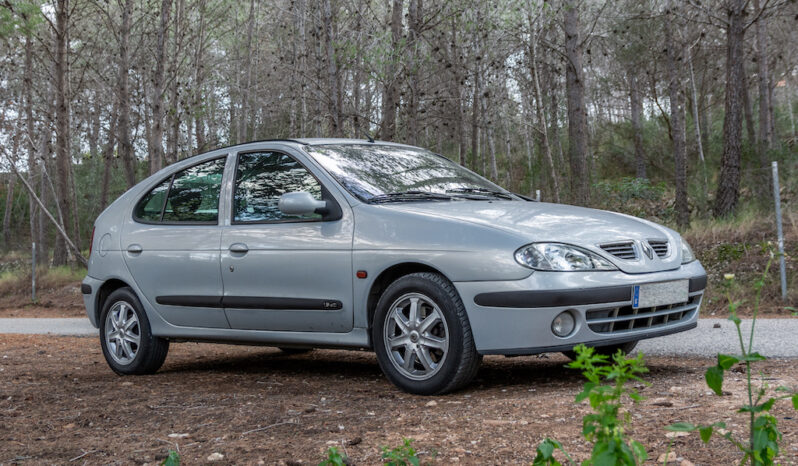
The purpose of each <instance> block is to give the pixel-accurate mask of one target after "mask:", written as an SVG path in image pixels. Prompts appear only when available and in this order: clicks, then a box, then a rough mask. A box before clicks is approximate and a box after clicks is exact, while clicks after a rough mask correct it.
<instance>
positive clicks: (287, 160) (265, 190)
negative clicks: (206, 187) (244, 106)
mask: <svg viewBox="0 0 798 466" xmlns="http://www.w3.org/2000/svg"><path fill="white" fill-rule="evenodd" d="M295 191H305V192H308V193H310V194H311V195H312V196H313V197H314V198H315V199H317V200H321V185H320V184H319V182H318V180H316V178H315V177H314V176H313V175H312V174H311V173H310V172H308V171H307V169H305V167H303V166H302V165H301V164H300V163H299V162H297V161H296V160H294V158H292V157H291V156H289V155H286V154H282V153H279V152H254V153H248V154H241V155H239V157H238V170H237V171H236V186H235V197H234V216H233V221H234V222H275V221H286V220H318V219H321V215H319V214H315V213H313V214H308V215H286V214H284V213H282V212H281V211H280V209H279V208H278V207H277V203H278V202H279V200H280V196H281V195H283V194H285V193H290V192H295Z"/></svg>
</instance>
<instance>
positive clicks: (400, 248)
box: [82, 139, 706, 395]
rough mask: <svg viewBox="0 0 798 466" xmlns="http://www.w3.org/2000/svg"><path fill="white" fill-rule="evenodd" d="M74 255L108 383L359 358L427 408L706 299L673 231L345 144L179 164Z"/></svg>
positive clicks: (302, 145)
mask: <svg viewBox="0 0 798 466" xmlns="http://www.w3.org/2000/svg"><path fill="white" fill-rule="evenodd" d="M92 246H93V249H92V252H91V255H90V260H89V270H88V276H87V277H86V279H85V280H84V281H83V284H82V291H83V295H84V300H85V304H86V311H87V313H88V316H89V319H90V320H91V322H92V324H93V325H94V326H95V327H98V328H99V332H100V341H101V344H102V350H103V354H104V355H105V358H106V360H107V361H108V364H109V365H110V366H111V369H113V370H114V371H115V372H117V373H119V374H144V373H152V372H155V371H157V370H158V368H159V367H160V366H161V364H162V363H163V361H164V358H165V357H166V353H167V350H168V349H169V343H170V341H212V342H234V343H248V344H258V345H271V346H277V347H280V348H283V349H285V350H286V351H302V350H309V349H311V348H349V349H359V348H365V349H371V350H373V351H375V352H376V354H377V359H378V361H379V364H380V367H381V368H382V370H383V372H384V373H385V375H386V377H387V378H388V379H390V381H391V382H393V383H394V384H396V385H397V386H398V387H400V388H401V389H403V390H406V391H408V392H412V393H418V394H426V395H428V394H438V393H444V392H449V391H452V390H456V389H458V388H460V387H463V386H464V385H466V384H467V383H468V382H469V381H470V380H471V379H472V378H473V377H474V375H475V374H476V372H477V368H478V366H479V363H480V361H481V359H482V356H483V355H486V354H504V355H522V354H535V353H543V352H553V351H564V352H567V351H569V350H571V349H573V347H574V346H575V345H577V344H579V343H585V344H587V345H590V346H594V347H597V348H600V350H601V351H604V352H609V351H614V350H616V349H618V348H622V349H624V350H626V351H629V350H631V349H632V348H633V347H634V345H635V344H636V342H637V341H639V340H642V339H645V338H652V337H656V336H660V335H666V334H671V333H676V332H681V331H684V330H689V329H691V328H694V327H695V326H696V325H697V319H698V308H699V306H700V304H701V298H702V295H703V291H704V288H705V286H706V273H705V272H704V269H703V268H702V266H701V264H700V263H699V262H698V261H696V260H695V257H694V256H693V253H692V252H691V251H690V247H689V246H688V244H687V243H686V242H685V241H684V239H682V238H681V237H680V236H679V235H678V234H677V233H676V232H674V231H673V230H670V229H668V228H665V227H662V226H660V225H657V224H654V223H652V222H649V221H646V220H641V219H638V218H634V217H630V216H627V215H622V214H616V213H610V212H604V211H599V210H592V209H586V208H581V207H572V206H567V205H558V204H547V203H541V202H531V201H529V200H528V199H526V198H522V197H519V196H517V195H514V194H511V193H510V192H508V191H506V190H504V189H502V188H501V187H499V186H497V185H495V184H493V183H491V182H489V181H488V180H486V179H484V178H482V177H480V176H479V175H476V174H475V173H473V172H471V171H469V170H467V169H465V168H463V167H461V166H460V165H457V164H456V163H453V162H451V161H449V160H447V159H446V158H444V157H442V156H439V155H436V154H434V153H432V152H430V151H427V150H424V149H420V148H416V147H411V146H406V145H401V144H393V143H387V142H367V141H358V140H345V139H298V140H273V141H262V142H253V143H249V144H242V145H238V146H234V147H229V148H224V149H219V150H215V151H213V152H209V153H206V154H202V155H197V156H195V157H191V158H188V159H186V160H183V161H181V162H179V163H176V164H174V165H172V166H170V167H167V168H165V169H163V170H161V171H159V172H158V173H156V174H154V175H152V176H150V177H149V178H147V179H145V180H144V181H142V182H141V183H139V184H138V185H136V186H135V187H134V188H132V189H130V190H129V191H128V192H126V193H125V194H124V195H122V196H121V197H120V198H119V199H117V200H116V201H115V202H114V203H113V204H112V205H111V206H110V207H108V208H107V209H106V210H105V211H104V212H103V213H102V214H101V215H100V216H99V217H98V218H97V221H96V223H95V233H94V237H93V238H92Z"/></svg>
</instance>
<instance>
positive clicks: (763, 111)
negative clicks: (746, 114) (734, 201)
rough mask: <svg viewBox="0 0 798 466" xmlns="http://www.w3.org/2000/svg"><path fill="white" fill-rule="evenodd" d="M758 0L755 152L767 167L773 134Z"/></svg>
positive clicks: (764, 32)
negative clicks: (757, 118) (757, 84)
mask: <svg viewBox="0 0 798 466" xmlns="http://www.w3.org/2000/svg"><path fill="white" fill-rule="evenodd" d="M759 1H760V0H754V11H755V12H756V14H758V15H759V17H758V18H757V21H756V24H755V33H756V65H757V81H758V83H759V138H758V139H757V152H758V154H759V166H760V167H762V168H767V167H768V150H769V149H770V148H771V146H772V145H773V134H772V133H771V132H770V129H771V126H770V116H771V113H770V78H769V76H770V72H769V70H768V57H767V25H766V24H765V17H764V15H763V14H762V13H761V11H760V10H761V7H760V5H759ZM765 179H766V178H765ZM763 185H765V186H767V184H766V183H763ZM766 192H767V191H766Z"/></svg>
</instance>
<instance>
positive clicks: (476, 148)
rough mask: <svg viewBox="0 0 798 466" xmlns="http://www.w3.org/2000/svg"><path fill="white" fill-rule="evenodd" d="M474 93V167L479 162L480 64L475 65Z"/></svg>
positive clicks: (472, 142) (472, 146)
mask: <svg viewBox="0 0 798 466" xmlns="http://www.w3.org/2000/svg"><path fill="white" fill-rule="evenodd" d="M474 68H475V71H474V95H473V97H472V99H471V164H470V168H471V169H474V168H475V167H476V166H477V163H479V146H480V144H479V143H480V141H479V107H480V105H479V101H480V93H479V66H477V65H475V66H474Z"/></svg>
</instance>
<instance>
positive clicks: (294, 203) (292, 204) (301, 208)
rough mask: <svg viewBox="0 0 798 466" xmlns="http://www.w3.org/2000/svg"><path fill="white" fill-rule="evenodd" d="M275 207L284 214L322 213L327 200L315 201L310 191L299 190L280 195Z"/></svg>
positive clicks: (325, 207) (324, 210)
mask: <svg viewBox="0 0 798 466" xmlns="http://www.w3.org/2000/svg"><path fill="white" fill-rule="evenodd" d="M277 208H278V209H280V212H282V213H284V214H286V215H307V214H313V213H317V214H324V213H325V212H326V210H327V201H317V200H316V199H313V196H312V195H311V194H310V193H308V192H304V191H299V192H293V193H285V194H283V195H282V196H280V200H279V201H277Z"/></svg>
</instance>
